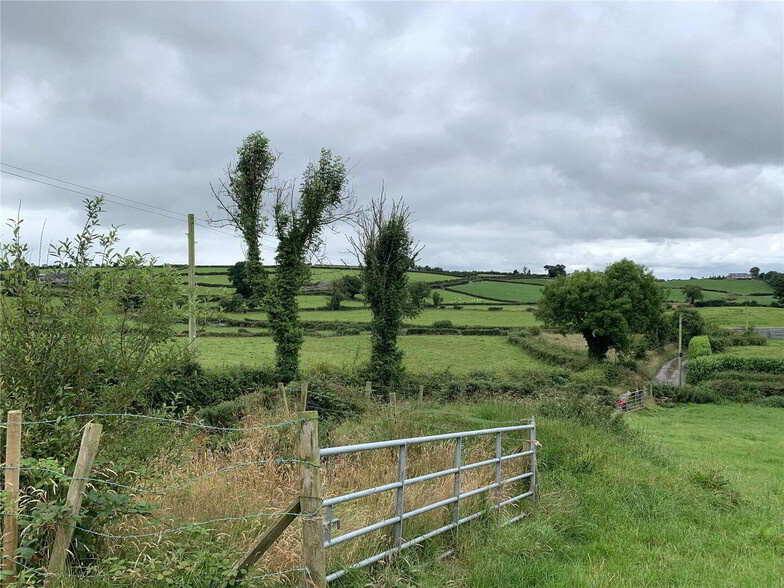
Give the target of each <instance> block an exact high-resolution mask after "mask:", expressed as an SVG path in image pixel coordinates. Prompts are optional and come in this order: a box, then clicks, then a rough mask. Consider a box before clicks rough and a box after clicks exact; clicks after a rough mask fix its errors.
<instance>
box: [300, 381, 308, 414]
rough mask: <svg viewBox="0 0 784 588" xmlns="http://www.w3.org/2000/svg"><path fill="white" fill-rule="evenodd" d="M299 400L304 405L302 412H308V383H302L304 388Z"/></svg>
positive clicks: (301, 390) (301, 389)
mask: <svg viewBox="0 0 784 588" xmlns="http://www.w3.org/2000/svg"><path fill="white" fill-rule="evenodd" d="M299 399H300V401H301V403H302V410H303V411H306V410H308V383H307V382H302V387H301V388H300V391H299Z"/></svg>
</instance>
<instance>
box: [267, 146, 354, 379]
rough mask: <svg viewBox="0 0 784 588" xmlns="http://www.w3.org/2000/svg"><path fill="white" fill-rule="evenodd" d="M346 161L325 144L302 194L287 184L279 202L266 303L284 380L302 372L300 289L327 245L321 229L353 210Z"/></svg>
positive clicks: (309, 169) (304, 179)
mask: <svg viewBox="0 0 784 588" xmlns="http://www.w3.org/2000/svg"><path fill="white" fill-rule="evenodd" d="M346 181H347V180H346V166H345V163H344V162H343V160H342V159H341V158H340V157H338V156H336V155H333V154H332V152H331V151H330V150H329V149H322V150H321V156H320V158H319V161H318V164H314V163H310V164H308V166H307V168H306V169H305V172H304V174H303V175H302V182H301V184H300V188H299V193H298V197H296V198H295V189H294V186H282V187H281V188H280V189H279V190H278V193H277V197H276V200H275V208H274V215H273V217H274V221H275V233H276V235H277V238H278V249H277V254H276V255H275V262H276V263H277V271H276V272H275V273H274V274H273V275H272V278H271V280H270V287H269V292H268V295H267V299H266V308H267V312H268V314H269V320H270V325H271V327H272V336H273V339H274V340H275V344H276V348H275V363H276V366H277V369H278V376H279V378H280V379H281V380H282V381H284V382H289V381H291V380H293V379H295V378H296V376H297V370H298V369H299V352H300V349H301V347H302V341H303V332H302V326H301V325H300V322H299V316H298V313H297V311H298V308H297V294H299V290H300V288H302V286H304V285H305V284H307V281H308V275H309V268H308V266H307V264H306V261H307V257H308V255H310V254H313V253H315V252H317V251H318V250H319V248H320V247H321V244H322V241H321V231H322V230H323V229H324V228H325V227H326V226H328V225H330V224H332V223H334V222H336V221H338V220H341V219H345V218H347V217H348V216H350V215H351V214H353V209H352V199H351V195H350V194H349V193H348V191H347V190H346Z"/></svg>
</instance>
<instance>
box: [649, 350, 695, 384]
mask: <svg viewBox="0 0 784 588" xmlns="http://www.w3.org/2000/svg"><path fill="white" fill-rule="evenodd" d="M686 364H687V361H686V360H684V361H683V379H684V381H685V380H686ZM653 381H654V382H658V383H660V384H670V385H671V386H677V385H678V358H677V357H674V358H672V359H671V360H670V361H668V362H667V363H665V364H664V365H663V366H661V369H660V370H659V372H658V373H657V374H656V377H655V378H653Z"/></svg>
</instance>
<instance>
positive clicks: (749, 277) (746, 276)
mask: <svg viewBox="0 0 784 588" xmlns="http://www.w3.org/2000/svg"><path fill="white" fill-rule="evenodd" d="M727 279H728V280H753V279H754V276H752V275H751V274H749V273H742V274H727Z"/></svg>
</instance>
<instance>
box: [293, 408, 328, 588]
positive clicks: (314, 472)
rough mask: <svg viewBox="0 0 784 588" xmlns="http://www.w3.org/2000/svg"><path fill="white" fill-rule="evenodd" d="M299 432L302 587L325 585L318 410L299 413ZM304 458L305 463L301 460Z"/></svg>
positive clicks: (322, 586) (321, 586) (324, 587)
mask: <svg viewBox="0 0 784 588" xmlns="http://www.w3.org/2000/svg"><path fill="white" fill-rule="evenodd" d="M300 418H302V419H303V420H302V423H301V425H300V434H299V458H300V459H301V460H302V461H303V463H302V464H300V493H299V501H300V505H301V508H302V514H303V518H302V567H304V568H305V572H304V573H303V576H302V586H303V588H314V587H315V588H326V586H327V572H326V559H325V557H324V517H323V515H322V514H321V503H322V494H321V469H320V467H319V465H320V461H321V458H320V449H319V439H318V412H316V411H315V410H311V411H307V412H302V413H300ZM304 462H307V463H304Z"/></svg>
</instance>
